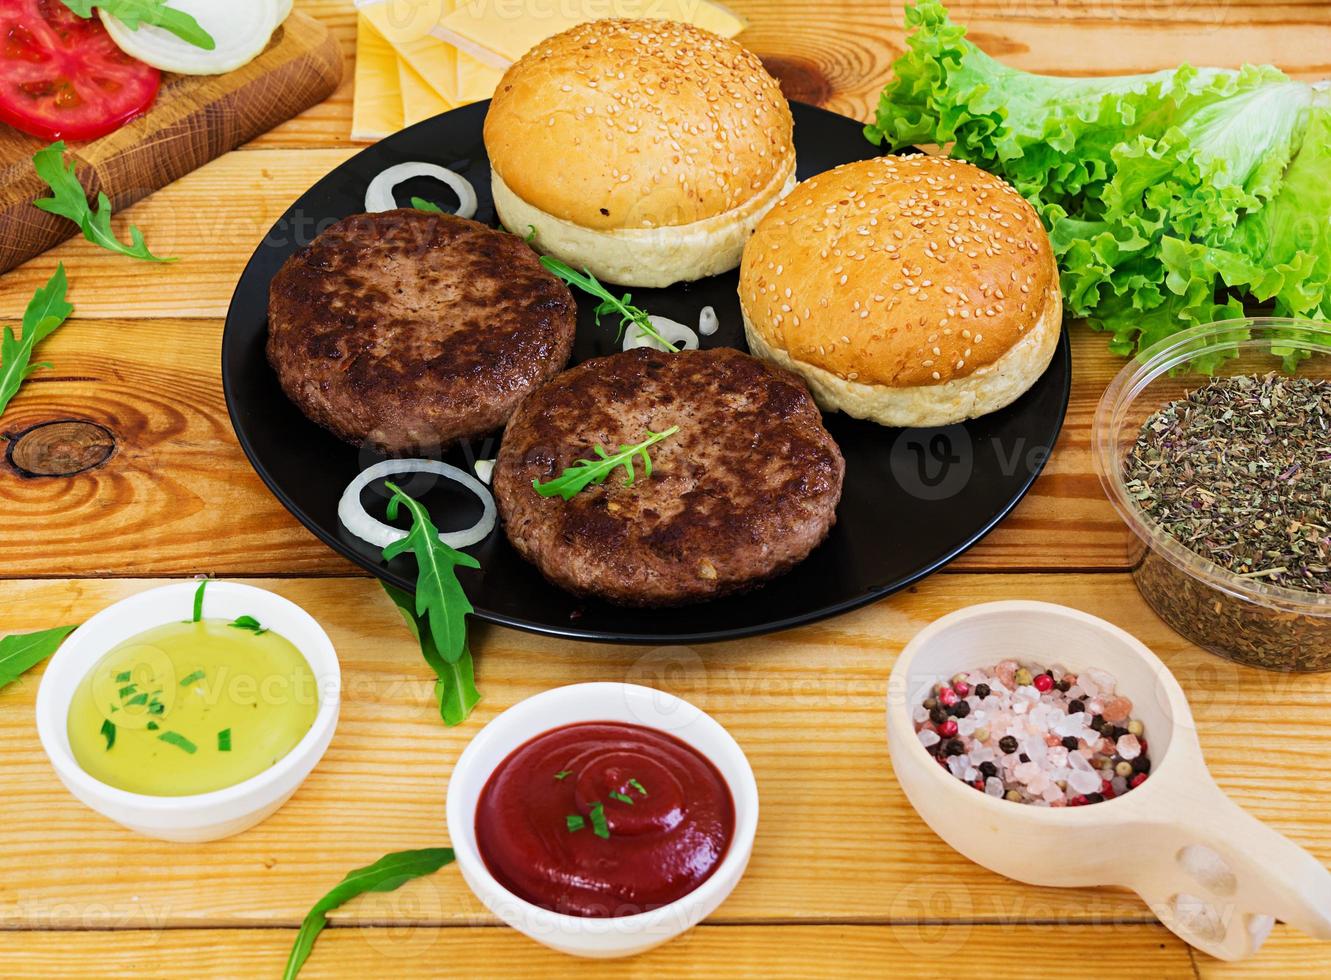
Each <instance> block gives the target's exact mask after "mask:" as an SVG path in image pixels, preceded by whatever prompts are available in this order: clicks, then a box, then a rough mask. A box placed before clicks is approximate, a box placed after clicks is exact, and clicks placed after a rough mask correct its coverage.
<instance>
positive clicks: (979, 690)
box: [975, 684, 993, 701]
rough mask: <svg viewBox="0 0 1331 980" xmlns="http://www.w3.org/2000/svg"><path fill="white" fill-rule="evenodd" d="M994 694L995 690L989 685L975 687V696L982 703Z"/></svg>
mask: <svg viewBox="0 0 1331 980" xmlns="http://www.w3.org/2000/svg"><path fill="white" fill-rule="evenodd" d="M992 693H993V688H991V687H990V686H989V685H988V684H976V685H975V696H976V697H977V698H979V699H980V700H981V701H983V700H984V699H985V698H987V697H988V696H989V695H990V694H992Z"/></svg>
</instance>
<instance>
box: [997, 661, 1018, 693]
mask: <svg viewBox="0 0 1331 980" xmlns="http://www.w3.org/2000/svg"><path fill="white" fill-rule="evenodd" d="M994 676H995V677H996V678H998V682H999V683H1000V684H1002V685H1003V686H1004V687H1006V688H1007V689H1008V690H1009V691H1011V690H1013V689H1014V688H1015V687H1016V686H1017V662H1016V661H1015V660H1004V661H1002V662H1000V663H999V664H997V665H996V666H995V667H994Z"/></svg>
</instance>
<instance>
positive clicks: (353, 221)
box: [268, 208, 577, 455]
mask: <svg viewBox="0 0 1331 980" xmlns="http://www.w3.org/2000/svg"><path fill="white" fill-rule="evenodd" d="M576 316H577V313H576V307H575V305H574V302H573V297H572V295H571V294H570V293H569V291H568V288H567V287H566V286H565V285H564V284H563V283H561V282H560V281H559V280H558V279H556V278H555V277H554V276H553V275H551V274H550V273H549V272H547V271H546V270H545V269H544V268H542V266H541V264H540V261H539V260H538V259H537V257H536V254H535V253H534V252H533V251H532V250H531V249H530V248H528V247H527V245H526V243H525V242H523V241H522V239H521V238H518V237H517V236H515V235H510V234H507V233H505V232H502V231H496V230H495V229H493V228H489V227H487V226H486V225H482V224H480V223H478V222H475V221H470V220H468V219H466V218H459V217H457V216H455V215H448V214H435V213H431V212H425V211H417V210H414V209H409V208H403V209H399V210H394V211H384V212H380V213H378V214H357V215H352V216H351V217H349V218H344V219H343V220H341V221H339V222H337V223H336V224H335V225H333V226H332V227H331V228H329V229H328V230H327V231H325V232H324V233H323V234H321V235H319V237H318V238H316V239H315V240H314V241H313V242H312V243H311V244H310V245H309V246H307V247H305V248H303V249H301V250H300V251H299V252H297V253H296V254H294V255H292V256H291V257H290V258H289V259H287V260H286V262H285V263H283V265H282V268H281V269H279V270H278V273H277V275H276V276H274V277H273V282H272V286H271V287H270V289H269V296H268V360H269V362H270V363H271V364H272V366H273V368H274V370H276V371H277V376H278V378H279V380H280V381H281V384H282V389H283V391H285V392H286V394H287V397H288V398H290V399H291V400H292V401H293V402H295V404H296V406H297V407H298V408H300V410H301V411H302V412H304V413H305V415H306V416H308V417H309V418H310V419H312V420H313V421H315V422H317V423H319V424H320V425H322V426H324V427H325V428H327V429H329V430H330V431H332V432H333V433H335V434H336V435H338V436H340V437H341V438H343V439H345V440H347V441H348V442H351V443H355V444H356V445H364V446H369V447H370V448H373V449H375V450H378V451H380V452H385V453H389V454H391V455H404V454H421V453H429V452H433V451H437V450H438V449H440V448H442V447H444V446H447V445H449V444H450V443H453V442H455V441H457V440H459V439H466V438H471V437H474V436H479V435H484V434H485V433H487V432H492V431H494V430H495V429H498V428H499V427H501V426H502V425H503V424H504V423H505V422H506V421H508V418H509V416H510V415H512V414H513V410H514V408H516V407H517V405H518V403H519V402H520V401H521V400H522V399H523V398H524V397H525V396H526V395H527V394H528V393H529V392H530V391H532V389H534V388H535V387H537V386H538V385H540V384H542V383H543V382H544V381H546V380H547V379H549V378H551V377H553V376H554V375H555V374H557V373H558V372H559V371H560V370H561V369H562V368H563V367H564V365H565V364H566V363H568V358H569V354H570V353H571V352H572V350H573V334H574V329H575V327H576Z"/></svg>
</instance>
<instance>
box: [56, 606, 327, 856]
mask: <svg viewBox="0 0 1331 980" xmlns="http://www.w3.org/2000/svg"><path fill="white" fill-rule="evenodd" d="M198 587H199V583H198V581H188V582H178V583H176V584H173V585H164V586H162V587H161V588H156V589H149V590H148V591H146V592H140V593H138V594H137V595H132V596H130V597H129V598H128V599H122V600H121V601H120V602H117V603H115V604H114V605H111V606H108V607H107V608H105V609H103V610H102V611H101V612H99V613H97V614H96V615H95V616H93V617H92V618H91V619H89V620H88V621H87V622H86V623H84V624H83V625H82V626H80V627H79V628H78V629H77V630H75V631H74V633H73V634H71V635H70V637H69V638H68V639H67V640H65V642H64V644H63V645H62V646H61V647H60V649H59V650H58V651H56V654H55V656H53V657H52V658H51V662H50V664H49V665H48V666H47V668H46V673H45V674H44V675H42V683H41V687H40V688H39V689H38V691H37V734H38V736H39V737H40V738H41V741H42V748H44V749H45V750H46V754H47V755H48V756H49V757H50V759H51V765H53V766H54V767H55V771H56V775H58V776H59V777H60V780H61V782H63V783H64V784H65V786H66V787H68V788H69V791H70V792H71V793H73V794H74V795H75V796H76V797H78V798H79V799H80V800H82V801H83V802H84V803H86V804H87V805H88V806H90V807H92V808H93V809H94V810H96V811H97V812H98V813H101V814H103V815H104V816H107V817H110V818H111V819H112V820H114V821H115V822H116V823H118V824H120V825H121V826H124V827H128V828H129V829H130V830H136V831H138V832H139V833H141V834H146V835H148V836H149V837H157V838H160V839H162V840H171V841H205V840H216V839H218V838H221V837H229V836H231V835H232V834H236V833H239V832H240V831H242V830H245V829H247V828H249V827H252V826H254V825H255V824H256V823H258V822H259V821H261V820H263V819H264V818H266V817H268V816H269V815H271V814H272V813H273V812H274V811H275V810H277V808H278V807H280V806H281V805H282V804H283V803H285V802H286V801H287V800H288V799H289V798H290V797H291V794H292V793H294V792H295V791H296V788H297V787H299V786H300V784H301V783H302V782H304V781H305V777H306V776H308V775H309V774H310V770H311V769H313V768H314V766H315V764H316V763H318V761H319V760H320V759H321V758H322V757H323V754H324V751H325V750H326V749H327V748H328V743H329V742H330V741H331V740H332V738H333V731H334V729H335V728H336V727H337V713H338V706H339V703H340V695H341V686H342V672H341V669H340V667H339V666H338V662H337V654H336V653H335V652H334V651H333V644H332V642H331V641H330V640H329V639H328V634H326V633H325V632H324V631H323V628H322V627H321V626H320V625H319V624H318V623H317V622H315V620H314V618H313V617H312V616H310V614H309V613H307V612H305V610H303V609H301V608H300V607H299V606H297V605H296V604H295V603H293V602H291V601H289V600H287V599H283V598H282V597H281V596H279V595H274V594H273V593H271V592H265V591H264V590H263V589H256V588H254V587H253V586H250V585H240V584H238V583H235V582H209V583H208V588H207V589H206V590H205V591H204V598H203V615H204V616H205V617H209V618H213V617H218V618H222V617H224V618H226V619H228V620H231V619H235V618H236V617H238V616H244V615H250V616H254V617H255V618H257V619H258V620H259V621H260V622H261V623H263V624H264V625H265V626H267V627H268V628H269V629H272V630H274V631H276V632H278V633H280V634H281V635H282V636H284V637H286V638H287V639H288V640H290V641H291V643H292V644H293V645H294V646H295V647H296V649H297V650H299V651H300V652H301V654H303V655H304V657H305V660H306V661H307V662H308V663H309V665H310V668H311V670H313V672H314V678H315V682H316V684H317V686H318V687H317V689H318V693H319V710H318V712H317V714H316V715H315V718H314V724H313V725H312V726H311V727H310V730H309V731H308V732H306V733H305V737H304V738H302V739H301V740H300V741H299V742H298V743H296V746H295V748H293V749H292V750H291V751H290V752H288V753H287V754H286V755H285V756H283V757H282V758H281V759H280V760H278V762H277V763H276V765H274V766H272V767H271V768H269V769H266V770H264V771H263V772H261V773H259V775H257V776H254V777H252V778H250V779H247V780H245V781H244V782H241V783H237V784H236V785H234V786H228V787H226V788H225V789H219V790H216V791H214V792H211V793H200V794H197V795H194V796H146V795H144V794H141V793H129V792H126V791H125V790H122V789H116V788H115V787H114V786H108V785H106V784H105V783H103V782H101V781H100V780H97V779H94V778H93V777H92V776H89V775H88V774H87V773H86V772H84V771H83V769H82V768H80V766H79V764H78V762H77V761H75V759H74V755H73V753H72V752H71V751H70V747H69V731H68V718H69V704H70V701H71V699H72V698H73V696H74V690H75V688H77V687H78V685H79V682H80V681H82V680H83V678H84V677H85V676H86V675H87V673H88V671H90V670H92V668H93V667H94V666H95V665H96V663H97V662H98V661H99V660H101V658H102V657H103V656H105V655H106V654H107V653H108V652H110V650H111V648H112V647H114V646H116V645H117V644H119V643H122V642H123V641H125V640H128V639H129V638H130V637H132V636H136V635H137V634H139V633H142V632H143V631H144V630H148V629H152V628H153V627H155V626H161V625H163V624H165V623H171V622H179V621H180V620H182V619H188V618H189V617H190V614H191V613H192V612H193V603H194V593H195V591H196V590H197V589H198Z"/></svg>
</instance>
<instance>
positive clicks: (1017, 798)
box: [1003, 789, 1021, 803]
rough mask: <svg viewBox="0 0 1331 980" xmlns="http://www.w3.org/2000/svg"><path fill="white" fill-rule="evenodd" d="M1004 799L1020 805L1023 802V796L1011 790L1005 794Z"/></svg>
mask: <svg viewBox="0 0 1331 980" xmlns="http://www.w3.org/2000/svg"><path fill="white" fill-rule="evenodd" d="M1003 799H1005V800H1011V801H1012V802H1013V803H1020V802H1021V794H1020V793H1018V792H1017V791H1016V790H1015V789H1010V790H1008V791H1007V792H1006V793H1004V794H1003Z"/></svg>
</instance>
